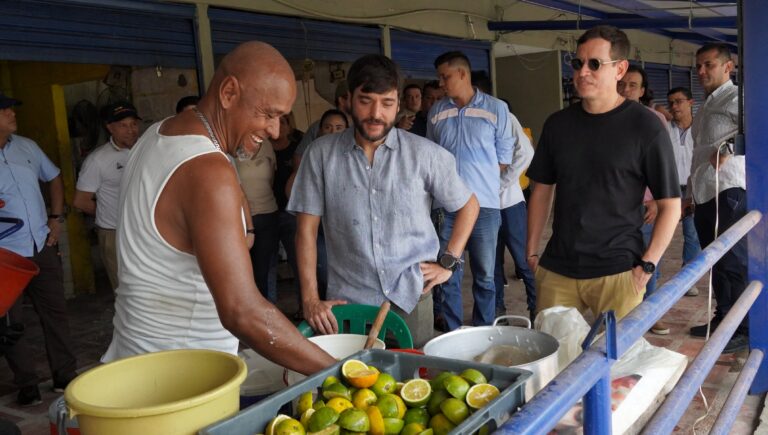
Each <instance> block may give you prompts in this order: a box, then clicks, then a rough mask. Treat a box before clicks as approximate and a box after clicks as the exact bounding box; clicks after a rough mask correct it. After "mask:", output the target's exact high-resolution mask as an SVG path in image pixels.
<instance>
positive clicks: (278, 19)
mask: <svg viewBox="0 0 768 435" xmlns="http://www.w3.org/2000/svg"><path fill="white" fill-rule="evenodd" d="M208 18H209V19H210V22H211V34H212V39H213V52H214V54H215V55H224V54H227V53H229V52H230V51H232V49H233V48H235V47H236V46H237V45H239V44H241V43H243V42H246V41H252V40H258V41H263V42H266V43H268V44H271V45H272V46H274V47H275V48H276V49H277V50H278V51H280V53H282V55H283V56H285V57H286V59H313V60H325V61H337V62H352V61H354V60H356V59H357V58H359V57H360V56H362V55H364V54H372V53H373V54H379V53H381V52H382V49H381V30H380V29H379V28H378V27H368V26H362V25H351V24H340V23H332V22H325V21H316V20H309V19H304V18H295V17H283V16H277V15H264V14H256V13H253V12H243V11H234V10H230V9H221V8H210V9H208Z"/></svg>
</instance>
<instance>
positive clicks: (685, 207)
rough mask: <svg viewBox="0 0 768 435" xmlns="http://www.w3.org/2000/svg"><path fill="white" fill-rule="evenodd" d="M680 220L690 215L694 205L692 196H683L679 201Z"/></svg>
mask: <svg viewBox="0 0 768 435" xmlns="http://www.w3.org/2000/svg"><path fill="white" fill-rule="evenodd" d="M680 205H681V207H680V220H683V219H684V218H685V217H687V216H689V215H692V214H693V211H694V209H695V208H696V205H695V204H694V203H693V198H685V199H683V200H682V201H681V202H680Z"/></svg>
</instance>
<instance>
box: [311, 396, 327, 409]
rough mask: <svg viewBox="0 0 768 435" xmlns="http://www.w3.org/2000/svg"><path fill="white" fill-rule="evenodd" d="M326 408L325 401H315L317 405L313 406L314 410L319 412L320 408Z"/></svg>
mask: <svg viewBox="0 0 768 435" xmlns="http://www.w3.org/2000/svg"><path fill="white" fill-rule="evenodd" d="M324 406H325V402H324V401H323V399H317V400H316V401H315V403H314V404H313V405H312V409H314V410H315V411H317V410H318V409H320V408H322V407H324Z"/></svg>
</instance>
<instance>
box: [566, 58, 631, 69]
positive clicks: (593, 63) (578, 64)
mask: <svg viewBox="0 0 768 435" xmlns="http://www.w3.org/2000/svg"><path fill="white" fill-rule="evenodd" d="M616 62H621V59H617V60H600V59H588V60H587V67H588V68H589V69H590V71H597V70H599V69H600V67H601V66H602V65H607V64H611V63H616ZM571 68H573V70H574V71H581V69H582V68H584V61H583V60H581V59H579V58H578V57H574V58H573V59H571Z"/></svg>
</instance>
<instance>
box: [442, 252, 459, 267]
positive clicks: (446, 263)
mask: <svg viewBox="0 0 768 435" xmlns="http://www.w3.org/2000/svg"><path fill="white" fill-rule="evenodd" d="M439 262H440V265H441V266H443V267H444V268H446V269H451V270H453V267H454V266H455V265H456V259H455V258H453V257H451V256H450V255H448V254H443V255H441V256H440V260H439Z"/></svg>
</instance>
